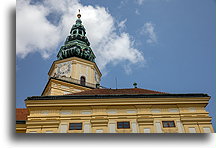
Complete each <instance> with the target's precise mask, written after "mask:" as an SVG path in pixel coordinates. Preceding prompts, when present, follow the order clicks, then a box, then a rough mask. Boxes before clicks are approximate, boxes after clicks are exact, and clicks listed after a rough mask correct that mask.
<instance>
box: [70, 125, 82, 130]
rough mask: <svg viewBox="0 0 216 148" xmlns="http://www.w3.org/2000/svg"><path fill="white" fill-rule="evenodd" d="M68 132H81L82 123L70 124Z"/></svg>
mask: <svg viewBox="0 0 216 148" xmlns="http://www.w3.org/2000/svg"><path fill="white" fill-rule="evenodd" d="M69 130H82V123H70V125H69Z"/></svg>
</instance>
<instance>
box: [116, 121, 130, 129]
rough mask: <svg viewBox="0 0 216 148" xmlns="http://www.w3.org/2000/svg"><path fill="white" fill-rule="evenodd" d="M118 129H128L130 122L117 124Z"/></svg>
mask: <svg viewBox="0 0 216 148" xmlns="http://www.w3.org/2000/svg"><path fill="white" fill-rule="evenodd" d="M117 128H118V129H125V128H130V122H128V121H127V122H117Z"/></svg>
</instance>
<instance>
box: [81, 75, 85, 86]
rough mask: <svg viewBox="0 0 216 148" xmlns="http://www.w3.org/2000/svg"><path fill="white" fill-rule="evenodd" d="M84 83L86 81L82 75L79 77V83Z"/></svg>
mask: <svg viewBox="0 0 216 148" xmlns="http://www.w3.org/2000/svg"><path fill="white" fill-rule="evenodd" d="M85 83H86V78H85V77H84V76H81V77H80V84H81V85H82V86H85Z"/></svg>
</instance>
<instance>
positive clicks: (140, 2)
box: [135, 0, 145, 5]
mask: <svg viewBox="0 0 216 148" xmlns="http://www.w3.org/2000/svg"><path fill="white" fill-rule="evenodd" d="M144 1H145V0H136V1H135V2H136V3H137V4H138V5H142V4H143V3H144Z"/></svg>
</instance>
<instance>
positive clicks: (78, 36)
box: [42, 13, 102, 96]
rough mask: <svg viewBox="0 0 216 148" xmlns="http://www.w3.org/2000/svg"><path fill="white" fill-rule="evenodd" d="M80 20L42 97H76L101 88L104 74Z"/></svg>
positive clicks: (68, 39)
mask: <svg viewBox="0 0 216 148" xmlns="http://www.w3.org/2000/svg"><path fill="white" fill-rule="evenodd" d="M80 18H81V14H80V13H79V14H78V15H77V20H76V23H75V24H74V25H73V26H72V28H71V31H70V35H68V37H67V38H66V40H65V42H64V45H63V46H61V48H60V50H59V52H58V54H57V59H58V60H56V61H54V62H53V64H52V66H51V68H50V70H49V72H48V75H49V81H48V82H47V85H46V86H45V88H44V91H43V92H42V96H49V95H65V94H72V93H76V92H81V91H83V90H90V89H94V88H99V86H100V80H101V76H102V74H101V72H100V70H99V68H98V67H97V64H96V63H95V58H96V57H95V55H94V53H93V51H92V49H91V47H90V43H89V41H88V38H87V37H86V30H85V28H84V26H83V25H82V21H81V19H80Z"/></svg>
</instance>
